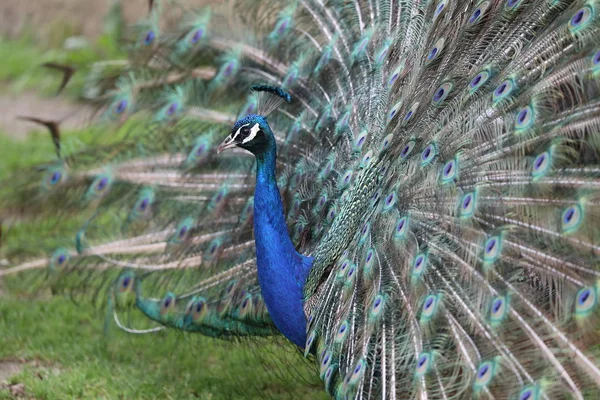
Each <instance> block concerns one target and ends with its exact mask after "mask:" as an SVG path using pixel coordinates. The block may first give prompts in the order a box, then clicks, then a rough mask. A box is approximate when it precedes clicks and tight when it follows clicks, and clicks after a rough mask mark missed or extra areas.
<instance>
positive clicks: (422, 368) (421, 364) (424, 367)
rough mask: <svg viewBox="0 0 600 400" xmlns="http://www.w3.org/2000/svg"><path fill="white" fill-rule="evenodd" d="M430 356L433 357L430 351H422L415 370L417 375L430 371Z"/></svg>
mask: <svg viewBox="0 0 600 400" xmlns="http://www.w3.org/2000/svg"><path fill="white" fill-rule="evenodd" d="M430 358H431V357H430V354H429V353H422V354H421V355H420V356H419V358H418V359H417V368H416V371H415V373H416V375H417V376H422V375H425V373H426V372H427V371H428V369H429V362H430Z"/></svg>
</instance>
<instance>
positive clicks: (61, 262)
mask: <svg viewBox="0 0 600 400" xmlns="http://www.w3.org/2000/svg"><path fill="white" fill-rule="evenodd" d="M70 259H71V255H70V254H69V252H68V251H67V250H66V249H63V248H59V249H56V250H55V251H54V253H53V254H52V256H51V257H50V263H49V265H48V266H49V268H50V269H55V268H56V267H64V266H65V265H66V264H67V262H68V261H69V260H70Z"/></svg>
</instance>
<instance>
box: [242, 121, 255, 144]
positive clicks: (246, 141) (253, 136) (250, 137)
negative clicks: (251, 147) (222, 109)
mask: <svg viewBox="0 0 600 400" xmlns="http://www.w3.org/2000/svg"><path fill="white" fill-rule="evenodd" d="M244 126H245V125H244ZM258 131H260V126H259V125H258V123H256V124H254V126H253V127H252V128H250V134H249V135H248V137H247V138H246V139H244V140H243V141H242V144H243V143H248V142H249V141H251V140H252V139H254V138H255V137H256V134H257V133H258ZM238 132H239V131H238Z"/></svg>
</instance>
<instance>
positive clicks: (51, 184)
mask: <svg viewBox="0 0 600 400" xmlns="http://www.w3.org/2000/svg"><path fill="white" fill-rule="evenodd" d="M66 178H67V176H66V171H65V170H64V169H63V168H62V167H55V168H51V169H50V170H48V172H47V173H46V174H45V175H44V179H43V181H42V187H43V188H44V189H47V190H54V189H55V188H56V187H57V186H59V185H60V184H61V183H62V182H63V181H65V180H66Z"/></svg>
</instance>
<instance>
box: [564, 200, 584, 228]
mask: <svg viewBox="0 0 600 400" xmlns="http://www.w3.org/2000/svg"><path fill="white" fill-rule="evenodd" d="M561 222H562V230H563V232H564V233H571V232H574V231H575V230H577V229H578V228H579V227H580V226H581V224H582V223H583V209H582V207H581V206H580V205H579V204H575V205H573V206H570V207H567V208H566V209H565V210H564V211H563V213H562V217H561Z"/></svg>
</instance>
